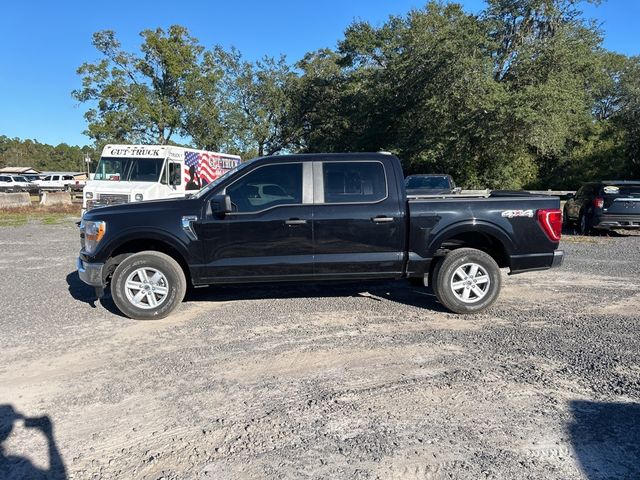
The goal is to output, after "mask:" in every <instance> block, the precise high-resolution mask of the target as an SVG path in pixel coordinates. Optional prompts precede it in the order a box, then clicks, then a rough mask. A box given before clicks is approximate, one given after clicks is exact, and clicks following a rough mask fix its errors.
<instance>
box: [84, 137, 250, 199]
mask: <svg viewBox="0 0 640 480" xmlns="http://www.w3.org/2000/svg"><path fill="white" fill-rule="evenodd" d="M240 161H241V160H240V157H239V156H237V155H227V154H225V153H218V152H207V151H204V150H195V149H192V148H183V147H172V146H169V145H107V146H106V147H104V149H103V150H102V156H101V157H100V161H99V162H98V166H97V167H96V171H95V174H93V176H92V179H91V180H88V181H87V183H86V185H85V187H84V194H83V200H82V208H83V211H85V210H90V209H92V208H96V207H103V206H107V205H114V204H118V203H127V202H141V201H144V200H156V199H161V198H172V197H184V196H185V195H186V194H187V193H189V192H192V191H197V190H200V189H201V188H202V187H204V186H205V185H207V184H209V183H211V182H212V181H213V180H215V179H216V178H218V177H220V176H222V175H223V174H225V173H226V172H228V171H229V170H231V169H232V168H235V167H236V166H238V165H239V164H240Z"/></svg>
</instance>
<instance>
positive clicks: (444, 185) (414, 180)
mask: <svg viewBox="0 0 640 480" xmlns="http://www.w3.org/2000/svg"><path fill="white" fill-rule="evenodd" d="M407 188H410V189H417V188H425V189H433V190H446V189H449V188H450V187H449V180H448V179H447V177H409V178H407Z"/></svg>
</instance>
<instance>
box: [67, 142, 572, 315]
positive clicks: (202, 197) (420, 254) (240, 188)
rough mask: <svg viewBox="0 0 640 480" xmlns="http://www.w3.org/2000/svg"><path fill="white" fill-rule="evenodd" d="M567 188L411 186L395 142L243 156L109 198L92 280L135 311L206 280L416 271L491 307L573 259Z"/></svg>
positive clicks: (95, 220)
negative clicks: (149, 195) (198, 174)
mask: <svg viewBox="0 0 640 480" xmlns="http://www.w3.org/2000/svg"><path fill="white" fill-rule="evenodd" d="M561 223H562V217H561V212H560V202H559V199H558V198H553V197H547V196H536V195H530V194H521V193H500V192H494V193H492V194H490V195H485V196H477V197H460V196H458V195H451V196H449V197H445V198H442V197H440V198H430V197H424V198H421V197H419V196H415V197H411V196H410V197H407V195H406V193H405V184H404V178H403V173H402V168H401V165H400V161H399V160H398V158H396V157H395V156H393V155H390V154H385V153H343V154H306V155H282V156H272V157H264V158H258V159H255V160H252V161H250V162H246V163H242V164H240V165H239V166H238V167H236V168H234V169H233V170H231V171H229V172H228V173H227V174H225V175H224V176H222V177H220V178H218V179H217V180H215V181H214V182H212V183H211V184H209V185H208V186H207V187H205V188H204V189H203V190H201V191H199V192H198V193H196V194H195V195H193V196H191V197H187V198H182V199H171V200H156V201H150V202H144V203H129V204H123V205H113V206H107V207H102V208H96V209H94V210H91V211H89V212H87V213H85V214H84V216H83V218H82V222H81V224H80V237H81V251H80V256H79V258H78V271H79V275H80V278H81V279H82V280H83V281H84V282H86V283H88V284H89V285H93V286H94V287H96V289H97V293H98V295H99V296H100V295H101V294H102V293H103V289H104V288H106V287H107V285H109V284H110V288H111V295H112V297H113V300H114V302H115V304H116V306H117V307H118V308H119V309H120V310H121V311H122V312H123V313H124V314H125V315H127V316H129V317H130V318H134V319H156V318H163V317H165V316H167V315H169V313H171V312H172V311H173V310H174V309H175V308H176V307H177V306H178V304H179V303H180V302H181V301H182V299H183V297H184V294H185V290H186V287H187V282H190V283H191V284H192V285H194V286H200V285H213V284H232V283H252V282H276V281H277V282H282V281H284V282H287V281H288V282H308V281H309V282H311V281H313V282H315V281H322V280H331V281H335V280H354V281H358V280H368V279H401V278H407V279H409V280H411V281H413V282H418V283H420V284H422V285H424V286H427V285H429V286H431V288H432V289H433V291H434V293H435V295H436V297H437V298H438V300H439V301H440V302H441V303H442V304H443V305H444V306H445V307H447V308H448V309H450V310H452V311H454V312H457V313H474V312H479V311H481V310H484V309H486V308H487V307H488V306H489V305H491V304H492V303H493V302H494V301H495V300H496V297H497V296H498V293H499V291H500V286H501V272H500V268H504V269H509V272H510V273H512V274H513V273H521V272H526V271H531V270H544V269H548V268H550V267H555V266H558V265H560V264H561V263H562V259H563V254H562V252H561V251H559V250H558V249H557V248H558V243H559V241H560V232H561Z"/></svg>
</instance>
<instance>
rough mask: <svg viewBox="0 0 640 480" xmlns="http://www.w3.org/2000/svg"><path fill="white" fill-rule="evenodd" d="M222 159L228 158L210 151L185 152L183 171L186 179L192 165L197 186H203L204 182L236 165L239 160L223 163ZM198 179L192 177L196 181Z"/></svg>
mask: <svg viewBox="0 0 640 480" xmlns="http://www.w3.org/2000/svg"><path fill="white" fill-rule="evenodd" d="M224 159H226V160H227V162H226V163H228V160H230V159H229V158H228V157H222V156H219V155H215V154H210V153H198V152H185V154H184V165H185V170H184V173H185V175H186V181H189V180H190V173H189V169H190V167H194V169H195V173H196V174H197V176H198V179H199V187H204V186H205V185H206V184H208V183H211V182H212V181H214V180H215V179H216V178H218V177H219V176H221V175H223V174H224V173H226V172H227V170H229V168H231V167H234V166H236V165H237V164H238V163H239V162H238V160H235V159H233V160H232V165H225V162H224V161H223V160H224ZM198 179H193V180H194V181H196V182H198Z"/></svg>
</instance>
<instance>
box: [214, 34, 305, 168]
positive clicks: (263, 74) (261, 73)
mask: <svg viewBox="0 0 640 480" xmlns="http://www.w3.org/2000/svg"><path fill="white" fill-rule="evenodd" d="M214 56H215V58H216V59H217V63H218V64H219V65H220V66H221V68H222V69H223V70H224V75H223V78H222V80H221V85H222V91H223V98H224V99H225V101H224V103H223V107H222V110H223V114H222V118H223V122H224V124H225V126H226V128H227V129H228V134H229V135H228V142H229V144H228V149H229V150H235V151H241V152H255V153H256V154H257V155H259V156H262V155H273V154H276V153H279V152H281V151H283V150H287V149H289V148H290V147H292V145H293V143H294V139H295V136H296V134H295V132H294V131H293V130H292V125H291V122H290V121H289V120H290V117H291V108H292V102H291V99H292V93H291V92H292V90H293V88H294V84H295V82H296V79H297V77H296V74H295V73H294V72H293V70H292V69H291V67H290V66H289V65H288V64H287V62H286V59H285V57H284V56H281V57H280V58H278V59H274V58H271V57H265V58H263V59H262V60H260V61H257V62H255V63H252V62H248V61H246V60H244V59H243V58H242V55H241V54H240V52H239V51H238V50H236V49H231V50H230V51H229V52H227V51H225V50H223V49H222V48H221V47H216V49H215V51H214Z"/></svg>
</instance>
